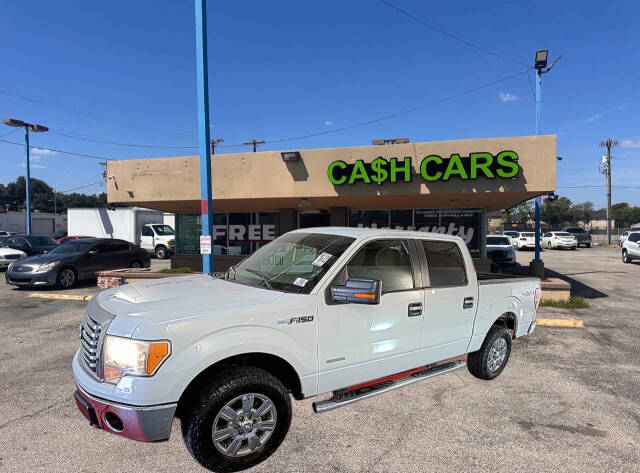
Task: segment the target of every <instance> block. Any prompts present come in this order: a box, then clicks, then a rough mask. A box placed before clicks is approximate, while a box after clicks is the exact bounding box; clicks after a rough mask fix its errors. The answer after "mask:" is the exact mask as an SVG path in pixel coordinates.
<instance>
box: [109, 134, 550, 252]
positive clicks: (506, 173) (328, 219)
mask: <svg viewBox="0 0 640 473" xmlns="http://www.w3.org/2000/svg"><path fill="white" fill-rule="evenodd" d="M107 174H108V179H107V187H108V200H109V202H111V203H119V204H128V205H136V206H140V207H147V208H151V209H157V210H163V211H165V212H173V213H176V227H177V228H176V230H177V244H178V252H179V253H182V254H197V253H198V252H199V246H198V242H197V241H196V240H197V238H196V236H198V235H199V227H198V226H199V215H200V212H201V209H203V208H206V205H211V206H212V208H213V211H214V224H215V231H216V233H215V236H216V241H215V245H214V247H215V248H214V249H215V251H216V252H217V253H218V254H220V255H244V254H248V253H251V252H252V251H254V250H255V249H256V248H257V247H258V246H260V244H263V243H264V242H265V241H269V240H270V239H272V238H274V237H275V236H277V235H279V234H282V233H285V232H286V231H289V230H291V229H294V228H304V227H312V226H321V225H351V226H360V225H361V226H377V227H394V228H398V227H401V228H416V229H423V230H430V231H440V232H446V233H453V234H460V235H461V236H463V237H466V238H467V239H468V240H469V241H468V243H469V244H470V248H471V249H472V253H474V256H478V257H479V256H482V254H483V252H484V248H483V242H482V240H483V239H484V235H485V233H486V229H485V228H484V227H485V224H484V221H485V219H484V215H485V213H486V212H488V211H497V210H501V209H505V208H509V207H512V206H514V205H517V204H518V203H520V202H523V201H526V200H528V199H531V198H533V197H536V196H538V195H543V194H546V193H551V192H554V191H555V186H556V137H555V135H544V136H524V137H509V138H486V139H472V140H453V141H436V142H419V143H406V144H396V145H384V146H358V147H346V148H325V149H306V150H304V149H300V150H288V151H264V152H257V153H251V152H248V153H234V154H217V155H214V156H212V184H213V185H212V187H213V200H212V202H210V203H206V202H201V201H200V168H199V158H198V156H185V157H175V158H157V159H136V160H119V161H110V162H109V163H108V166H107ZM461 227H463V228H461ZM471 227H473V229H472V230H473V232H472V233H473V237H470V236H469V232H470V228H471ZM472 240H473V242H472Z"/></svg>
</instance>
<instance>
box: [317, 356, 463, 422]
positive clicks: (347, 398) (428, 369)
mask: <svg viewBox="0 0 640 473" xmlns="http://www.w3.org/2000/svg"><path fill="white" fill-rule="evenodd" d="M465 366H467V357H466V355H465V356H464V357H459V358H454V359H453V360H448V361H444V362H441V363H438V364H436V365H429V366H424V367H422V368H418V369H415V370H410V371H405V372H403V373H398V374H397V375H391V376H387V377H385V378H381V379H379V380H374V381H370V382H368V383H363V384H359V385H356V386H352V387H350V388H347V389H342V390H340V391H334V393H333V397H332V398H330V399H327V400H325V401H319V402H314V403H313V410H314V412H315V413H317V414H320V413H322V412H327V411H330V410H333V409H336V408H338V407H342V406H346V405H348V404H353V403H354V402H357V401H360V400H362V399H367V398H369V397H372V396H376V395H378V394H382V393H386V392H387V391H391V390H392V389H397V388H401V387H403V386H407V385H408V384H413V383H415V382H417V381H422V380H423V379H427V378H433V377H434V376H439V375H441V374H445V373H449V372H451V371H455V370H457V369H460V368H464V367H465Z"/></svg>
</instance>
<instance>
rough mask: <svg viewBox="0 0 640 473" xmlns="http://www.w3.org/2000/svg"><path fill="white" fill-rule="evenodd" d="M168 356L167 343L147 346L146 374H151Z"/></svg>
mask: <svg viewBox="0 0 640 473" xmlns="http://www.w3.org/2000/svg"><path fill="white" fill-rule="evenodd" d="M168 354H169V343H167V342H157V343H151V344H150V345H149V355H148V356H147V374H152V373H153V372H154V371H155V370H156V368H157V367H158V365H159V364H160V363H162V360H164V359H165V358H166V357H167V355H168Z"/></svg>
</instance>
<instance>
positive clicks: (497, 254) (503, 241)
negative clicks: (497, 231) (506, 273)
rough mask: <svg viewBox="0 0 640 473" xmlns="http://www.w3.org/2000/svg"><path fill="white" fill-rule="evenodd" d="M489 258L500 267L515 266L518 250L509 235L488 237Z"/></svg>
mask: <svg viewBox="0 0 640 473" xmlns="http://www.w3.org/2000/svg"><path fill="white" fill-rule="evenodd" d="M487 257H488V258H489V259H490V260H491V261H493V263H495V264H497V265H498V266H515V264H516V250H515V249H514V248H513V244H512V243H511V238H509V237H508V236H507V235H487Z"/></svg>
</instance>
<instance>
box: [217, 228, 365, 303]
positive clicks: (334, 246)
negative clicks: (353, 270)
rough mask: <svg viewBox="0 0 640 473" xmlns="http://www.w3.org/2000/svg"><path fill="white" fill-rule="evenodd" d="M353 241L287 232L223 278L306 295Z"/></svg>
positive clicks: (334, 236)
mask: <svg viewBox="0 0 640 473" xmlns="http://www.w3.org/2000/svg"><path fill="white" fill-rule="evenodd" d="M354 240H355V239H354V238H350V237H345V236H340V235H325V234H322V233H287V234H285V235H282V236H281V237H279V238H277V239H275V240H274V241H272V242H271V243H269V244H268V245H265V246H263V247H262V248H260V249H259V250H258V251H256V252H255V253H254V254H253V255H251V256H250V257H249V258H247V259H246V260H244V261H243V262H242V263H240V264H239V265H238V266H236V267H234V268H231V269H229V271H228V272H227V275H226V279H227V280H229V281H233V282H237V283H240V284H247V285H251V286H261V287H266V288H267V289H274V290H278V291H284V292H296V293H302V294H308V293H309V292H310V291H311V290H312V289H313V288H314V286H315V285H316V284H317V283H318V281H320V279H322V276H324V275H325V273H326V272H327V271H328V270H329V268H331V266H333V264H334V263H335V262H336V261H337V260H338V258H340V256H341V255H342V253H344V251H345V250H346V249H347V248H348V247H349V245H351V244H352V243H353V242H354Z"/></svg>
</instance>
